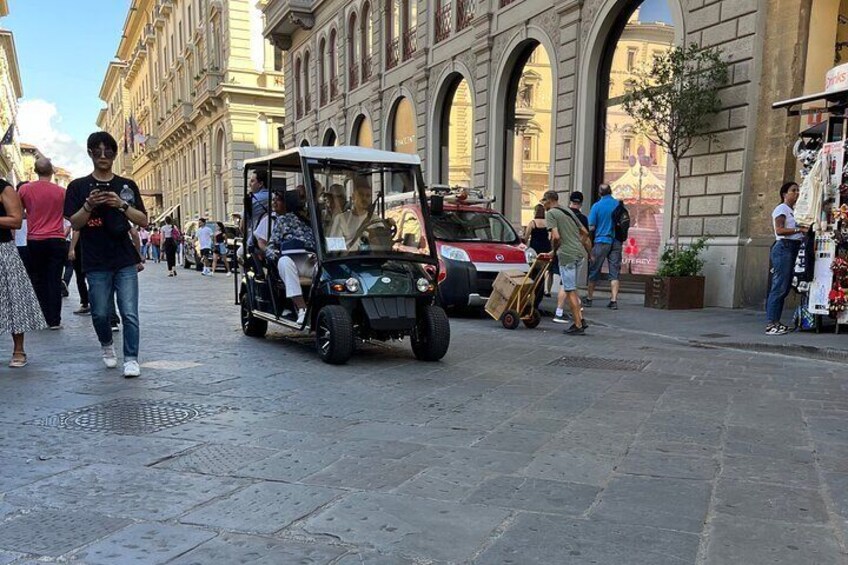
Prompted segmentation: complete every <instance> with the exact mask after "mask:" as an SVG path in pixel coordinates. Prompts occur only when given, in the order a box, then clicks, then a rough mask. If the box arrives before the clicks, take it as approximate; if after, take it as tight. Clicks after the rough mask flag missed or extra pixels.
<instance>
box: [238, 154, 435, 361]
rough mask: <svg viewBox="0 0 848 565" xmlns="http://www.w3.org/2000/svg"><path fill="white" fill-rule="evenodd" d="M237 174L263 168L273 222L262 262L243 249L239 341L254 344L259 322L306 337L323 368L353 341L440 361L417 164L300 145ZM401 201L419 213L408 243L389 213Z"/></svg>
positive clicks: (406, 158)
mask: <svg viewBox="0 0 848 565" xmlns="http://www.w3.org/2000/svg"><path fill="white" fill-rule="evenodd" d="M246 166H247V167H250V168H254V167H257V168H258V167H266V168H267V169H268V170H269V174H268V178H269V179H270V180H269V182H270V184H271V192H272V193H277V195H276V201H275V204H274V208H275V209H276V210H277V219H276V221H275V222H264V223H262V224H261V225H262V226H263V227H264V226H266V225H268V224H272V223H273V228H271V227H267V228H265V229H266V230H267V231H268V232H270V233H268V235H267V236H262V234H257V237H258V239H259V240H262V239H265V240H266V241H267V242H268V244H267V246H266V248H265V250H264V254H263V253H261V251H260V250H258V249H256V248H255V247H254V246H248V248H247V252H246V256H245V261H244V274H243V277H242V279H241V283H240V286H239V288H238V290H237V292H238V294H237V296H238V300H239V302H240V304H241V306H242V312H241V313H242V328H243V330H244V332H245V334H247V335H250V336H257V337H259V336H263V335H265V332H266V331H267V325H268V323H269V322H272V323H276V324H279V325H282V326H286V327H289V328H291V329H296V330H301V331H314V332H315V336H316V345H317V346H318V352H319V354H320V355H321V357H322V359H324V360H325V361H327V362H330V363H343V362H345V361H347V359H348V358H349V357H350V355H351V354H352V353H353V348H354V343H355V341H356V340H382V341H385V340H390V339H403V338H405V337H410V338H411V341H412V349H413V352H414V353H415V356H416V357H417V358H419V359H422V360H430V361H435V360H438V359H441V358H442V357H443V356H444V355H445V353H446V352H447V348H448V346H449V343H450V326H449V323H448V320H447V316H446V315H445V313H444V311H443V310H442V309H441V308H440V307H439V306H437V305H436V304H435V291H436V287H435V284H436V283H435V281H436V280H437V276H438V260H437V258H436V257H435V254H434V253H435V252H434V249H435V248H434V246H432V245H431V244H430V241H431V239H432V231H431V228H430V225H429V208H428V206H427V201H426V195H425V192H424V184H423V178H422V176H421V169H420V161H419V160H418V158H417V157H415V156H410V155H401V154H395V153H389V152H385V151H377V150H371V149H362V148H353V147H334V148H327V147H315V148H311V147H302V148H296V149H291V150H287V151H283V152H281V153H277V154H274V155H271V156H269V157H266V158H263V159H251V160H249V161H248V162H247V163H246ZM246 173H247V172H246ZM281 195H284V196H282V201H281V200H280V198H281ZM410 202H414V203H416V204H417V205H418V206H421V207H422V210H424V213H423V214H422V215H421V216H420V218H419V219H418V221H419V222H420V223H421V225H420V226H419V228H418V230H417V232H418V233H420V234H421V235H420V238H419V240H418V241H415V242H412V241H406V240H405V239H403V238H402V236H401V234H400V233H399V230H398V226H397V224H396V220H395V219H394V218H395V216H396V214H395V213H393V212H394V211H395V210H397V209H399V208H400V207H402V206H404V205H408V204H409V203H410ZM245 210H246V213H248V214H249V213H250V208H249V207H245ZM248 221H249V220H248ZM406 239H409V238H406Z"/></svg>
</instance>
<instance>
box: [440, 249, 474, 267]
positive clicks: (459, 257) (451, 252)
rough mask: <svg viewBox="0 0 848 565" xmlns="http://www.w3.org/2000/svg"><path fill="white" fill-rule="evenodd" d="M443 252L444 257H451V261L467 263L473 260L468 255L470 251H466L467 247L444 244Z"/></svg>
mask: <svg viewBox="0 0 848 565" xmlns="http://www.w3.org/2000/svg"><path fill="white" fill-rule="evenodd" d="M441 253H442V257H444V258H445V259H450V260H451V261H463V262H465V263H470V262H471V257H469V256H468V253H466V252H465V249H460V248H459V247H451V246H450V245H443V246H442V251H441Z"/></svg>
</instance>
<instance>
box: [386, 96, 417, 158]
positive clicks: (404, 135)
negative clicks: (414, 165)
mask: <svg viewBox="0 0 848 565" xmlns="http://www.w3.org/2000/svg"><path fill="white" fill-rule="evenodd" d="M390 124H391V127H390V128H389V132H390V134H389V149H390V150H391V151H397V152H398V153H409V154H411V155H417V154H418V137H417V125H416V120H415V107H414V106H413V105H412V102H411V101H410V100H409V98H407V97H405V96H401V97H400V98H398V100H397V102H395V106H394V109H393V111H392V113H391V122H390Z"/></svg>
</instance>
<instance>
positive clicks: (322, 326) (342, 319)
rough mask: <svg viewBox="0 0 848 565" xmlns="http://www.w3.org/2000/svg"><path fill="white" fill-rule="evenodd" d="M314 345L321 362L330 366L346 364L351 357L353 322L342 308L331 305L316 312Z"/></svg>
mask: <svg viewBox="0 0 848 565" xmlns="http://www.w3.org/2000/svg"><path fill="white" fill-rule="evenodd" d="M315 345H316V347H317V348H318V355H319V356H320V357H321V360H322V361H324V362H325V363H330V364H331V365H341V364H343V363H347V360H348V359H350V356H351V355H353V346H354V339H353V321H352V320H351V319H350V314H349V313H348V311H347V310H345V309H344V308H343V307H342V306H337V305H335V304H331V305H329V306H324V307H323V308H321V311H320V312H318V320H317V323H316V324H315Z"/></svg>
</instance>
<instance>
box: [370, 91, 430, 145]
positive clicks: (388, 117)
mask: <svg viewBox="0 0 848 565" xmlns="http://www.w3.org/2000/svg"><path fill="white" fill-rule="evenodd" d="M403 98H406V99H407V100H409V102H410V103H411V104H412V115H413V119H415V131H416V132H417V130H418V106H417V101H416V100H415V95H414V94H413V93H412V91H411V90H409V89H408V88H407V87H405V86H403V85H401V86H398V87H397V88H396V89H395V90H394V92H393V93H392V94H391V96H388V97H386V98H384V100H385V101H387V103H386V105H385V106H383V109H384V111H383V115H384V116H385V122H384V123H383V128H382V137H383V139H382V146H383V149H385V150H386V151H392V150H393V144H394V141H393V140H394V135H393V132H394V121H395V112H396V111H397V107H398V104H399V103H400V101H401V99H403ZM371 124H372V126H371V127H372V128H373V127H374V126H373V124H374V122H371ZM417 145H418V140H417V139H416V147H417Z"/></svg>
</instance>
